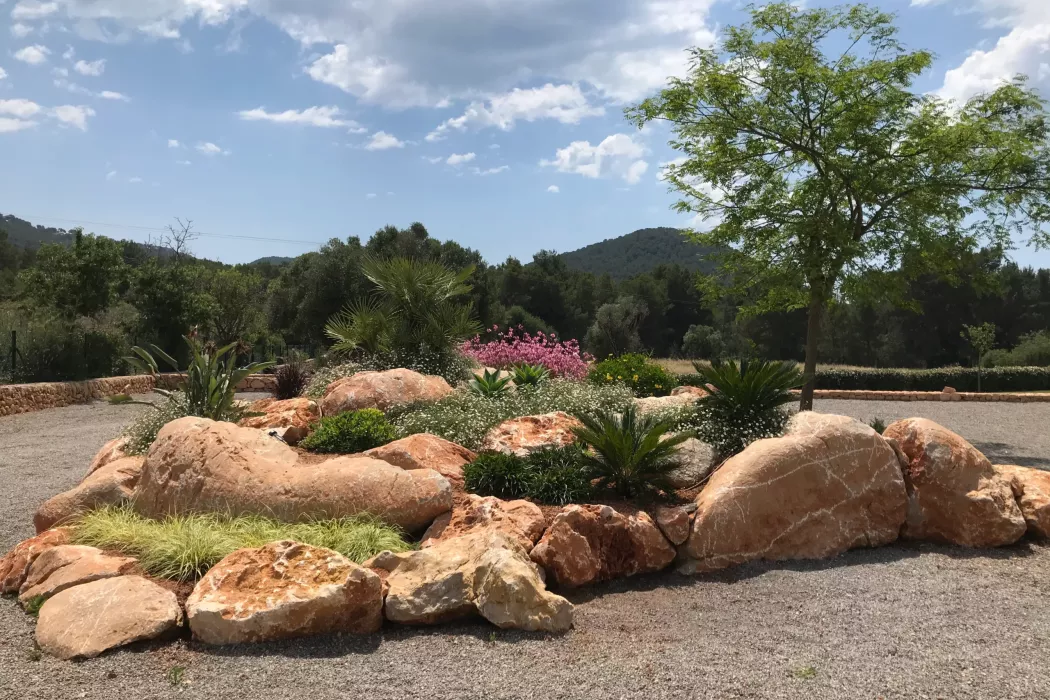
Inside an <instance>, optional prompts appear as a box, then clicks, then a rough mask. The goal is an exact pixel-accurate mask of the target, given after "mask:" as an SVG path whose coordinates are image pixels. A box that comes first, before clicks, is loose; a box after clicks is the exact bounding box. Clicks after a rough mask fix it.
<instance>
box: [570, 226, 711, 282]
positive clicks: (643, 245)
mask: <svg viewBox="0 0 1050 700" xmlns="http://www.w3.org/2000/svg"><path fill="white" fill-rule="evenodd" d="M708 252H709V251H708V249H706V248H701V247H699V246H696V245H693V244H692V243H690V242H689V241H687V240H686V239H685V237H684V236H683V235H682V232H681V231H680V230H679V229H676V228H643V229H640V230H638V231H635V232H633V233H629V234H627V235H626V236H620V237H619V238H607V239H606V240H604V241H602V242H601V243H593V244H591V245H589V246H586V247H584V248H580V249H579V250H574V251H572V252H569V253H562V255H561V258H562V260H564V261H565V264H566V265H568V266H569V267H571V268H572V269H573V270H579V271H580V272H589V273H591V274H592V275H605V274H607V275H610V276H611V277H613V278H615V279H627V278H628V277H633V276H635V275H640V274H642V273H643V272H649V271H651V270H652V269H653V268H655V267H657V266H658V265H681V266H682V267H684V268H685V269H687V270H690V271H693V272H704V273H709V272H711V270H713V269H714V264H713V263H711V262H710V261H707V260H704V256H705V255H706V254H707V253H708Z"/></svg>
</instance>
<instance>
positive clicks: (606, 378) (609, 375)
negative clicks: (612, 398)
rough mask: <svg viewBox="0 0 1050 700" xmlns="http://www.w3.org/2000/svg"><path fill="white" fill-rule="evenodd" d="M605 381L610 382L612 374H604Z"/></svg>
mask: <svg viewBox="0 0 1050 700" xmlns="http://www.w3.org/2000/svg"><path fill="white" fill-rule="evenodd" d="M605 381H607V382H611V381H612V375H611V374H607V375H605Z"/></svg>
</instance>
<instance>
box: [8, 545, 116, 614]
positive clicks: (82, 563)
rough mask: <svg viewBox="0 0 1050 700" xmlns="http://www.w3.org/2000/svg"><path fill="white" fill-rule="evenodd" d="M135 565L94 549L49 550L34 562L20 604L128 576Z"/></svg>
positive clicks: (78, 547) (77, 546)
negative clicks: (87, 584)
mask: <svg viewBox="0 0 1050 700" xmlns="http://www.w3.org/2000/svg"><path fill="white" fill-rule="evenodd" d="M135 564H137V562H136V561H135V560H134V559H132V558H130V557H116V556H111V555H109V554H106V553H105V552H103V551H102V550H101V549H96V548H95V547H83V546H79V545H72V544H68V545H62V546H59V547H52V548H51V549H49V550H47V551H46V552H44V553H43V554H41V555H40V556H39V557H37V558H36V560H35V561H34V562H33V564H32V566H30V567H29V572H28V573H27V574H26V580H25V583H23V584H22V587H21V588H20V589H19V591H18V600H19V601H21V602H22V603H23V604H25V603H28V602H29V601H30V600H32V599H34V598H50V597H51V596H53V595H55V594H56V593H61V592H62V591H64V590H66V589H67V588H72V587H73V586H80V585H82V584H85V583H90V582H91V581H98V580H99V579H104V578H113V577H114V576H121V575H123V574H126V573H128V572H129V571H131V569H132V568H133V567H134V566H135Z"/></svg>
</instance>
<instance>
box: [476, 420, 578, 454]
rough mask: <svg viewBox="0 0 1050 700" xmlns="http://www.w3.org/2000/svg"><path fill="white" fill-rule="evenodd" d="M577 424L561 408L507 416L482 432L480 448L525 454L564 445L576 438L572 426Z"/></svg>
mask: <svg viewBox="0 0 1050 700" xmlns="http://www.w3.org/2000/svg"><path fill="white" fill-rule="evenodd" d="M581 425H582V424H581V423H580V421H578V420H576V419H575V418H573V417H572V416H570V415H569V414H568V413H564V412H562V411H556V412H554V413H546V414H544V415H542V416H522V417H521V418H511V419H510V420H507V421H504V422H502V423H500V424H499V425H497V426H496V427H495V428H493V429H492V430H490V431H489V432H488V434H487V435H485V439H484V440H483V441H482V443H481V450H482V451H483V452H504V453H506V454H514V455H518V456H519V457H525V456H528V455H529V454H531V453H533V452H535V451H537V450H541V449H543V448H545V447H566V446H567V445H571V444H572V443H573V442H574V441H575V439H576V437H575V435H574V434H573V429H575V428H578V427H580V426H581Z"/></svg>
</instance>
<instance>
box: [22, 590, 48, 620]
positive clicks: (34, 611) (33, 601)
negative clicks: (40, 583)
mask: <svg viewBox="0 0 1050 700" xmlns="http://www.w3.org/2000/svg"><path fill="white" fill-rule="evenodd" d="M45 602H47V598H45V597H44V596H42V595H38V596H33V597H32V598H30V599H29V600H27V601H26V602H25V603H23V604H22V608H23V609H24V610H25V611H26V612H27V613H28V614H30V615H32V616H33V617H36V616H37V615H39V614H40V608H42V607H44V603H45Z"/></svg>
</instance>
